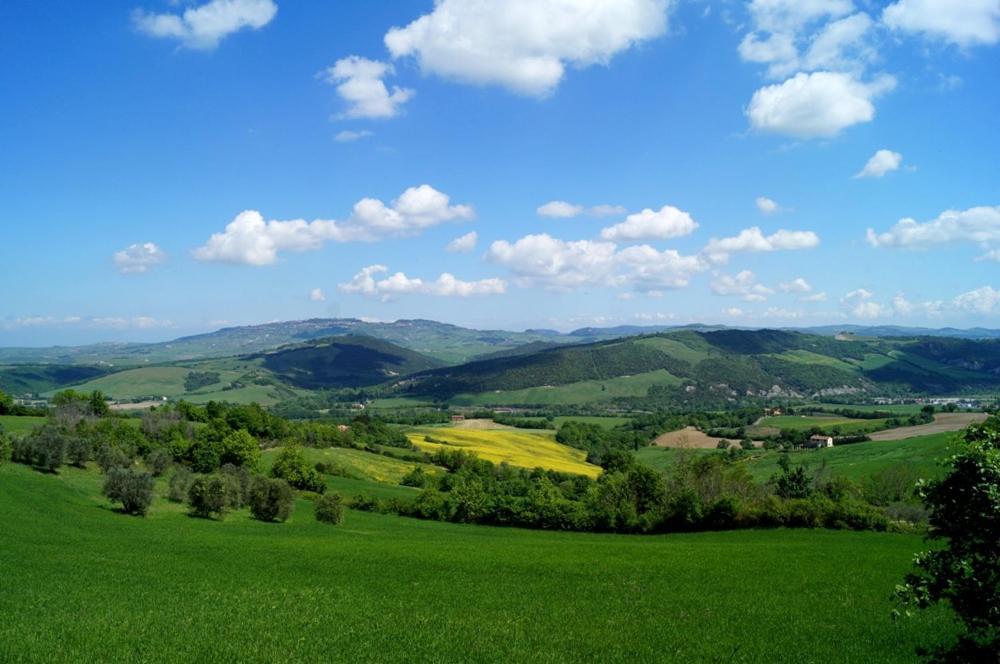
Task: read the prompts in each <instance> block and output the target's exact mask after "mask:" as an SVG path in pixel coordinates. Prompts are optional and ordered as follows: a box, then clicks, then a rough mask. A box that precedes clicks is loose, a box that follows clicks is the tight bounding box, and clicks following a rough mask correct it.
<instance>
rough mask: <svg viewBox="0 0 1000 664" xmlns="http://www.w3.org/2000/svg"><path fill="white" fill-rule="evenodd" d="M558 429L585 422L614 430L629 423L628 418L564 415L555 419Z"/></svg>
mask: <svg viewBox="0 0 1000 664" xmlns="http://www.w3.org/2000/svg"><path fill="white" fill-rule="evenodd" d="M553 421H554V423H555V426H556V428H557V429H558V428H559V427H561V426H562V425H563V424H565V423H566V422H584V423H586V424H596V425H598V426H601V427H604V428H605V429H614V428H615V427H616V426H619V425H622V424H625V423H626V422H628V421H629V418H627V417H615V416H612V415H609V416H603V415H562V416H559V417H555V418H553Z"/></svg>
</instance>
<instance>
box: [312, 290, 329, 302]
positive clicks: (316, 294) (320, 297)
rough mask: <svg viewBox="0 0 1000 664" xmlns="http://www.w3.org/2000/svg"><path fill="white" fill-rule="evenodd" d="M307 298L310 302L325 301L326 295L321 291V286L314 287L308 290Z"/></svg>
mask: <svg viewBox="0 0 1000 664" xmlns="http://www.w3.org/2000/svg"><path fill="white" fill-rule="evenodd" d="M309 299H310V300H311V301H312V302H326V295H325V294H324V293H323V289H322V288H314V289H312V290H311V291H309Z"/></svg>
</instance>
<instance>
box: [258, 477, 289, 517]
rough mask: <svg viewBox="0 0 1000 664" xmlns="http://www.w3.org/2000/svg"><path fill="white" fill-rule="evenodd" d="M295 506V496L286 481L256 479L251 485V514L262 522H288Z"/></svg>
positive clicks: (264, 478) (265, 478)
mask: <svg viewBox="0 0 1000 664" xmlns="http://www.w3.org/2000/svg"><path fill="white" fill-rule="evenodd" d="M294 506H295V494H294V493H293V492H292V487H291V486H289V485H288V482H286V481H285V480H281V479H277V478H268V477H256V478H254V480H253V482H252V483H251V485H250V513H251V514H252V515H253V517H254V518H255V519H259V520H261V521H286V520H287V519H288V517H289V516H290V515H291V513H292V508H293V507H294Z"/></svg>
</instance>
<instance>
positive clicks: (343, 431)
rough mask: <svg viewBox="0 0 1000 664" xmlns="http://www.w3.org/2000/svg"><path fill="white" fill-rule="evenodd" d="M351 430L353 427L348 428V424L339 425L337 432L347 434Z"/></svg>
mask: <svg viewBox="0 0 1000 664" xmlns="http://www.w3.org/2000/svg"><path fill="white" fill-rule="evenodd" d="M350 430H351V427H349V426H347V425H346V424H338V425H337V431H339V432H340V433H345V432H347V431H350Z"/></svg>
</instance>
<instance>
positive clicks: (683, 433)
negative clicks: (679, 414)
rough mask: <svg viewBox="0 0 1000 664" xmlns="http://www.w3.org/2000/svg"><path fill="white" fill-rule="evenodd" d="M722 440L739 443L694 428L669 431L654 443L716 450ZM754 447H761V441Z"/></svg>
mask: <svg viewBox="0 0 1000 664" xmlns="http://www.w3.org/2000/svg"><path fill="white" fill-rule="evenodd" d="M720 440H728V441H729V442H730V443H739V442H740V441H738V440H736V439H733V438H716V437H714V436H709V435H707V434H706V433H704V432H702V431H699V430H698V429H696V428H694V427H685V428H683V429H681V430H680V431H669V432H667V433H664V434H660V435H659V436H657V437H656V440H654V441H653V444H654V445H657V446H659V447H676V448H680V449H701V450H714V449H715V448H717V447H718V446H719V441H720ZM754 445H756V446H757V447H760V442H759V441H754Z"/></svg>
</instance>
